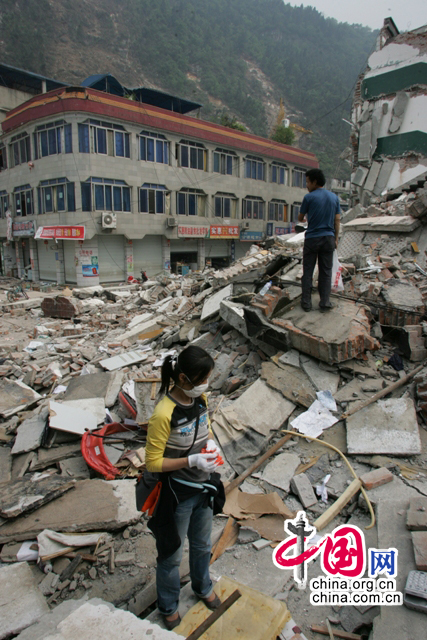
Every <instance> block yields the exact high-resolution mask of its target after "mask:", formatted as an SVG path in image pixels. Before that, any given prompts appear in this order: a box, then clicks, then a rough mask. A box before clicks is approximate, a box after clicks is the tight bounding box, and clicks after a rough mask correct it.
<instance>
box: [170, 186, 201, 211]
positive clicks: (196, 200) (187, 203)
mask: <svg viewBox="0 0 427 640" xmlns="http://www.w3.org/2000/svg"><path fill="white" fill-rule="evenodd" d="M176 210H177V213H178V215H180V216H204V215H205V210H206V195H205V194H204V193H203V191H202V190H201V189H187V188H185V189H181V191H178V193H177V194H176Z"/></svg>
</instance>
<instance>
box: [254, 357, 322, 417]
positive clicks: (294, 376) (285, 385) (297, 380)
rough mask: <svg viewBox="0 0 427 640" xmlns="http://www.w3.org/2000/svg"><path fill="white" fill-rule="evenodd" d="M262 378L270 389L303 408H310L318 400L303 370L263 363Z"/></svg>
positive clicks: (286, 365) (285, 365)
mask: <svg viewBox="0 0 427 640" xmlns="http://www.w3.org/2000/svg"><path fill="white" fill-rule="evenodd" d="M261 378H262V379H263V380H265V381H266V383H267V384H268V386H269V387H271V388H272V389H276V390H277V391H280V392H281V393H282V394H283V395H284V397H285V398H287V399H288V400H291V401H292V402H297V403H298V404H300V405H302V406H303V407H307V408H308V407H310V406H311V405H312V404H313V402H314V401H315V400H316V390H315V388H314V387H313V385H312V384H311V382H310V379H309V377H308V376H307V374H306V373H305V372H304V371H303V370H302V369H296V368H295V367H292V366H291V365H288V364H280V366H277V365H275V364H274V362H263V363H262V367H261Z"/></svg>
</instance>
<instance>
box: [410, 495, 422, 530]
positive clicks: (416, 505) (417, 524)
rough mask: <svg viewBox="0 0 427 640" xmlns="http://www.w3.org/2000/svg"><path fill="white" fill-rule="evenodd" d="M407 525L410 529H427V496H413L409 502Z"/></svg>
mask: <svg viewBox="0 0 427 640" xmlns="http://www.w3.org/2000/svg"><path fill="white" fill-rule="evenodd" d="M406 526H407V527H408V529H409V530H410V531H427V498H424V497H421V496H420V497H418V498H413V499H412V500H411V502H410V503H409V509H408V514H407V518H406Z"/></svg>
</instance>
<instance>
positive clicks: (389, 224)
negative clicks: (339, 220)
mask: <svg viewBox="0 0 427 640" xmlns="http://www.w3.org/2000/svg"><path fill="white" fill-rule="evenodd" d="M419 226H420V222H419V221H418V220H416V219H415V218H413V217H412V216H378V217H375V218H356V219H355V220H352V221H351V222H347V224H345V225H343V227H344V228H345V231H382V232H383V233H386V232H387V231H393V232H403V233H406V232H407V233H409V232H410V231H414V229H417V228H418V227H419Z"/></svg>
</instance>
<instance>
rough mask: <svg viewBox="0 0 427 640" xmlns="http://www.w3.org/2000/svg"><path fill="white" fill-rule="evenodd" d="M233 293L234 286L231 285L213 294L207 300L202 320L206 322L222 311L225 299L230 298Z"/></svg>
mask: <svg viewBox="0 0 427 640" xmlns="http://www.w3.org/2000/svg"><path fill="white" fill-rule="evenodd" d="M232 293H233V285H232V284H229V285H227V286H226V287H224V288H223V289H220V290H219V291H217V292H216V293H214V294H213V296H211V297H210V298H207V299H206V300H205V302H204V305H203V309H202V315H201V318H200V319H201V320H202V322H203V320H206V319H207V318H210V317H211V316H213V315H215V314H216V313H218V312H219V310H220V305H221V302H222V300H224V299H225V298H229V297H230V296H231V295H232Z"/></svg>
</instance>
